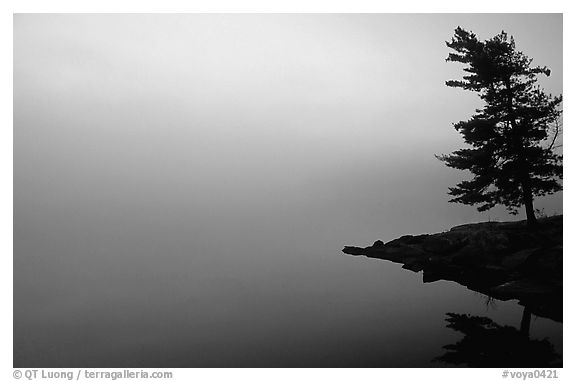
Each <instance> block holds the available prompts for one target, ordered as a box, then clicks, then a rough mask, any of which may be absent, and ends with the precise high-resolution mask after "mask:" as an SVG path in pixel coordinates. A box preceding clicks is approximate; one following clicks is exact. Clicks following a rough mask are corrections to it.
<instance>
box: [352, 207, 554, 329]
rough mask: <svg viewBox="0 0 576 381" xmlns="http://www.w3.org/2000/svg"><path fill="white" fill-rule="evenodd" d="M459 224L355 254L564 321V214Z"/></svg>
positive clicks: (403, 237) (354, 251)
mask: <svg viewBox="0 0 576 381" xmlns="http://www.w3.org/2000/svg"><path fill="white" fill-rule="evenodd" d="M538 222H539V224H538V227H537V228H535V229H528V228H527V227H526V225H525V222H524V221H518V222H484V223H477V224H468V225H461V226H456V227H454V228H452V229H450V231H447V232H443V233H437V234H422V235H416V236H413V235H405V236H402V237H400V238H397V239H395V240H393V241H390V242H388V243H383V242H382V241H376V242H374V244H373V245H372V246H370V247H366V248H360V247H354V246H346V247H344V249H343V250H342V251H343V252H344V253H346V254H350V255H364V256H367V257H371V258H379V259H385V260H388V261H392V262H397V263H402V264H403V266H402V267H403V268H405V269H408V270H411V271H415V272H420V271H423V274H424V275H423V278H424V279H423V280H424V282H425V283H426V282H434V281H437V280H450V281H455V282H458V283H460V284H461V285H463V286H466V287H468V288H469V289H471V290H474V291H477V292H480V293H483V294H485V295H488V296H489V297H492V298H494V299H499V300H510V299H517V300H518V301H519V303H520V304H521V305H523V306H526V307H527V308H528V309H529V310H530V311H531V312H532V313H533V314H535V315H538V316H542V317H547V318H551V319H553V320H556V321H562V225H563V224H562V216H554V217H548V218H543V219H540V220H539V221H538Z"/></svg>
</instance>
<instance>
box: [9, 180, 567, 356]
mask: <svg viewBox="0 0 576 381" xmlns="http://www.w3.org/2000/svg"><path fill="white" fill-rule="evenodd" d="M100 191H102V189H100ZM100 195H101V196H102V193H101V194H100ZM117 196H119V195H117ZM128 196H129V195H128V194H126V197H125V198H122V197H119V198H113V197H112V196H110V194H109V195H108V197H109V198H108V199H106V200H105V202H104V201H102V202H101V203H98V204H96V203H94V202H93V203H88V202H87V203H86V204H84V205H79V204H74V205H73V207H71V204H70V203H69V204H67V205H68V206H66V205H58V203H57V202H54V200H53V202H52V203H49V202H47V203H45V204H36V205H35V207H34V208H31V207H22V208H18V204H17V205H16V206H17V209H16V211H17V212H22V213H19V214H17V218H16V219H15V231H14V237H15V253H14V274H15V277H14V279H15V281H14V285H15V290H14V366H15V367H49V366H57V367H372V366H376V367H423V366H424V367H429V366H445V364H442V363H439V362H435V361H433V359H434V358H435V357H437V356H439V355H441V354H442V353H443V352H444V351H443V349H442V347H443V346H444V345H447V344H453V343H455V342H456V341H458V340H459V339H461V338H462V335H461V334H459V333H457V332H455V331H453V330H451V329H449V328H446V322H445V320H444V319H445V317H446V316H445V314H446V313H448V312H453V313H466V314H472V315H478V316H487V317H490V318H491V319H493V320H494V321H495V322H497V323H498V324H501V325H512V326H514V327H516V328H519V326H520V320H521V317H522V307H520V306H518V305H517V304H516V303H515V302H513V301H511V302H495V303H487V300H486V298H485V297H484V296H482V295H480V294H477V293H475V292H472V291H470V290H467V289H465V288H464V287H462V286H460V285H458V284H456V283H452V282H447V281H439V282H435V283H431V284H423V283H422V275H421V274H415V273H413V272H410V271H406V270H403V269H401V267H400V265H397V264H393V263H389V262H385V261H380V260H375V259H368V258H363V257H350V256H346V255H344V254H343V253H341V251H340V250H341V248H342V246H344V245H345V244H350V243H352V244H353V243H356V242H350V241H348V240H347V237H346V235H343V234H341V232H340V231H339V229H338V227H339V226H341V222H342V221H336V222H334V221H333V220H330V219H326V220H324V222H325V223H324V225H321V227H317V226H315V223H319V222H320V221H318V219H319V218H318V216H317V215H315V213H314V212H315V211H314V210H310V209H306V208H297V207H296V206H294V208H292V209H291V208H278V209H270V210H263V209H258V208H257V209H254V208H252V207H251V206H250V205H236V206H235V207H232V206H230V205H225V204H220V205H215V206H213V208H212V209H211V208H210V207H207V206H204V208H205V210H204V213H203V214H200V215H198V214H196V213H194V210H193V209H194V208H193V207H192V206H190V204H187V203H186V202H185V201H184V200H185V199H180V200H178V199H174V198H170V197H168V195H167V197H165V198H163V199H162V202H158V203H154V202H138V200H137V199H135V198H134V197H128ZM39 199H42V198H39ZM93 199H95V200H98V197H93ZM37 200H38V199H37ZM55 201H57V200H55ZM28 211H30V212H32V211H33V212H34V213H33V214H31V215H27V214H26V213H25V212H28ZM208 211H213V214H210V213H208ZM258 211H260V212H261V214H259V215H254V213H255V212H258ZM316 212H317V211H316ZM32 216H33V217H34V218H31V217H32ZM202 217H203V218H202ZM245 221H248V222H245ZM351 230H353V229H352V227H351ZM382 230H383V231H385V230H386V229H385V227H384V226H383V227H382ZM331 231H333V232H334V234H330V233H331ZM382 235H383V236H385V234H382ZM374 238H379V237H374ZM389 238H392V237H389ZM366 244H369V243H368V242H366ZM531 337H532V338H540V339H541V338H545V337H547V338H549V339H550V341H551V342H552V343H553V344H554V346H555V349H556V351H558V352H560V353H561V350H562V325H561V324H560V323H556V322H553V321H550V320H547V319H544V318H533V321H532V327H531Z"/></svg>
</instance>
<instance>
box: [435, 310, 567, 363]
mask: <svg viewBox="0 0 576 381" xmlns="http://www.w3.org/2000/svg"><path fill="white" fill-rule="evenodd" d="M446 315H447V316H448V317H447V318H446V321H447V322H448V327H449V328H451V329H453V330H455V331H457V332H460V333H463V334H464V337H463V338H462V339H461V340H460V341H458V342H456V343H454V344H449V345H445V346H444V347H443V348H444V349H445V350H446V352H445V353H444V354H442V355H441V356H439V357H436V358H435V359H434V360H435V361H440V362H444V363H446V364H450V365H455V366H469V367H475V368H487V367H488V368H490V367H494V368H505V367H508V368H515V367H561V366H562V358H561V356H560V355H559V354H558V353H556V351H555V350H554V347H553V346H552V344H551V343H550V342H549V341H548V340H546V339H544V340H531V339H530V337H529V330H530V326H529V322H530V315H531V314H530V312H529V311H528V310H527V309H525V310H524V314H523V316H522V322H521V327H522V328H521V330H518V329H516V328H514V327H510V326H501V325H499V324H497V323H495V322H494V321H492V319H489V318H487V317H483V316H472V315H466V314H457V313H451V312H449V313H447V314H446Z"/></svg>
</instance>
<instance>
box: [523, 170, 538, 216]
mask: <svg viewBox="0 0 576 381" xmlns="http://www.w3.org/2000/svg"><path fill="white" fill-rule="evenodd" d="M522 192H523V198H524V209H525V210H526V223H527V224H528V226H536V225H537V224H538V221H537V220H536V215H535V214H534V204H533V201H534V199H533V197H532V188H531V187H530V180H525V181H523V182H522Z"/></svg>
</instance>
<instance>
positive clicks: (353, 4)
mask: <svg viewBox="0 0 576 381" xmlns="http://www.w3.org/2000/svg"><path fill="white" fill-rule="evenodd" d="M569 4H570V2H569V1H552V0H548V1H545V2H543V1H502V0H498V1H495V0H483V1H481V2H480V1H476V2H467V1H464V0H458V1H455V0H450V1H406V0H405V1H402V2H390V3H384V2H382V1H376V0H350V1H344V0H332V1H315V0H292V1H284V2H278V1H270V0H268V1H266V0H245V1H241V2H240V1H234V0H212V1H185V0H163V1H150V0H141V1H133V2H131V1H120V0H100V1H72V0H52V1H46V0H44V1H41V0H35V1H9V2H6V3H3V5H2V8H3V9H2V13H1V18H0V28H1V30H2V35H1V36H2V38H1V41H2V52H3V54H2V61H1V65H2V71H1V72H2V82H1V83H2V84H3V86H2V107H1V108H0V117H1V118H2V122H3V123H2V126H3V127H2V129H1V130H0V134H1V135H0V142H1V144H2V147H1V149H0V155H1V157H2V160H1V162H0V165H1V169H2V175H3V180H4V183H3V184H2V185H3V187H1V188H0V189H1V191H2V198H1V200H2V203H1V204H0V205H1V211H2V226H1V229H0V234H1V235H2V236H1V242H2V245H3V250H2V254H3V255H2V257H1V261H2V262H1V269H2V277H1V278H0V279H1V281H2V291H1V293H2V302H3V304H4V306H5V312H4V313H3V314H2V333H3V335H2V338H3V346H2V352H1V355H2V356H1V357H0V358H1V364H2V367H1V370H0V372H1V373H0V378H2V379H6V380H9V379H13V378H12V372H13V370H14V369H13V368H12V216H13V214H12V212H13V210H12V174H13V173H12V15H13V13H60V12H61V13H157V12H158V13H187V12H194V13H220V12H241V13H251V12H258V13H280V12H282V13H284V12H288V13H332V12H335V13H373V12H378V13H404V12H410V13H540V12H548V13H564V61H565V62H564V68H566V69H565V72H564V91H563V93H564V99H565V104H564V110H565V115H564V121H565V124H564V125H565V126H568V128H566V129H565V131H564V142H565V145H566V146H567V147H569V146H570V145H571V143H572V131H571V130H572V126H573V125H574V123H573V121H574V117H573V112H572V110H573V107H572V106H573V103H574V102H573V100H572V99H573V95H572V90H573V88H574V87H573V84H574V74H573V71H572V70H570V69H571V68H575V67H576V62H574V54H573V53H574V52H573V47H574V46H576V45H575V43H574V40H573V38H572V36H573V35H574V21H575V20H574V17H573V13H572V9H571V7H570V6H569ZM570 151H571V149H566V147H565V149H564V153H565V168H566V170H565V180H564V185H565V191H564V195H566V197H565V200H564V209H565V210H564V215H565V217H567V220H566V221H565V226H566V231H567V232H572V231H574V229H573V223H572V220H571V216H572V211H573V202H572V201H571V197H570V195H571V193H572V189H573V185H572V184H573V180H572V178H573V177H572V174H573V171H572V169H573V165H572V156H571V152H570ZM565 239H566V249H565V256H564V259H565V265H564V269H565V276H564V281H565V287H564V295H565V298H564V310H565V323H566V324H564V343H565V344H564V358H565V365H564V369H560V370H559V375H560V380H569V379H572V380H574V379H576V374H575V372H574V366H573V365H572V364H571V363H570V361H569V359H570V358H573V357H574V356H573V355H574V350H572V348H571V347H572V344H573V343H574V329H573V327H572V323H573V322H574V311H573V310H574V308H573V306H574V303H573V302H572V301H571V299H572V298H570V297H569V296H570V295H571V294H572V291H573V287H574V282H573V281H572V280H571V278H573V276H571V275H572V274H571V272H569V271H566V269H573V268H574V266H573V265H574V259H573V255H574V250H573V249H574V242H573V239H572V238H571V235H570V234H565ZM102 370H104V369H102ZM150 370H151V369H150ZM161 370H171V371H173V374H174V379H175V380H192V379H208V378H210V379H214V378H216V379H227V380H230V379H235V380H237V379H241V380H242V379H251V380H252V379H255V380H270V379H271V378H274V379H275V380H287V381H288V380H290V381H292V380H294V378H304V379H320V378H330V379H342V380H349V379H362V380H363V381H364V380H372V379H374V380H389V379H392V380H396V379H398V380H411V379H414V380H418V379H426V380H463V379H466V380H483V381H484V380H500V379H502V377H501V374H502V370H501V369H474V370H471V369H282V370H279V369H210V370H207V369H161Z"/></svg>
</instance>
